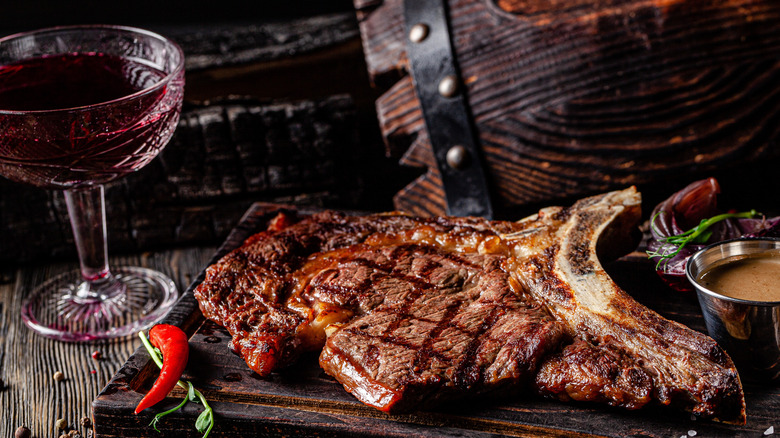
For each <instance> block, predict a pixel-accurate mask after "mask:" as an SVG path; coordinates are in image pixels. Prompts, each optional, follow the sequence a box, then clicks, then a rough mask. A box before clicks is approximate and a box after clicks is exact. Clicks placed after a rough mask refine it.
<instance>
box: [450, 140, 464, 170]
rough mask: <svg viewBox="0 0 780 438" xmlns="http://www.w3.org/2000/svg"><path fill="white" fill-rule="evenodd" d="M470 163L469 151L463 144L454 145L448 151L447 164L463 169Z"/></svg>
mask: <svg viewBox="0 0 780 438" xmlns="http://www.w3.org/2000/svg"><path fill="white" fill-rule="evenodd" d="M468 163H469V151H468V150H466V148H465V147H463V146H461V145H457V146H453V147H451V148H450V150H448V151H447V164H449V166H450V167H452V168H453V169H458V170H461V169H463V168H465V167H466V166H467V165H468Z"/></svg>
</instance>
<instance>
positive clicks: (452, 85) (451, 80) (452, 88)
mask: <svg viewBox="0 0 780 438" xmlns="http://www.w3.org/2000/svg"><path fill="white" fill-rule="evenodd" d="M439 94H441V95H442V96H444V97H452V96H455V95H456V94H458V79H457V78H456V77H455V76H454V75H447V76H445V77H444V79H442V80H441V82H439Z"/></svg>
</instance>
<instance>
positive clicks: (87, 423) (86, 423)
mask: <svg viewBox="0 0 780 438" xmlns="http://www.w3.org/2000/svg"><path fill="white" fill-rule="evenodd" d="M79 423H80V424H81V427H85V428H87V429H89V428H90V427H92V420H90V419H89V417H81V420H79Z"/></svg>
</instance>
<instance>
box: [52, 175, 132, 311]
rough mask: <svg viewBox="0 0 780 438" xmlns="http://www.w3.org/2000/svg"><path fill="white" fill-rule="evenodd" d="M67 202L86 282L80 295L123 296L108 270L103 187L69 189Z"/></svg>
mask: <svg viewBox="0 0 780 438" xmlns="http://www.w3.org/2000/svg"><path fill="white" fill-rule="evenodd" d="M65 203H66V204H67V206H68V215H69V216H70V225H71V228H72V229H73V239H74V240H75V242H76V248H77V250H78V253H79V263H80V264H81V276H82V277H83V278H84V282H85V283H84V284H83V285H82V286H81V287H79V288H78V289H77V291H76V295H77V296H78V297H79V298H82V299H98V300H103V299H106V298H108V297H110V296H113V295H116V294H117V293H120V292H121V290H120V286H119V285H120V283H119V282H117V281H116V280H115V279H114V277H113V276H112V275H111V272H110V271H109V269H108V244H107V239H106V209H105V202H104V189H103V186H102V185H94V186H86V187H82V188H78V189H70V190H65Z"/></svg>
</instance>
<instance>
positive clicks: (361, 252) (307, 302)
mask: <svg viewBox="0 0 780 438" xmlns="http://www.w3.org/2000/svg"><path fill="white" fill-rule="evenodd" d="M639 203H640V202H639V194H638V193H636V191H635V190H634V189H633V188H630V189H627V190H623V191H618V192H611V193H607V194H604V195H599V196H594V197H591V198H586V199H583V200H580V201H578V202H577V203H575V204H574V205H573V206H571V207H569V208H559V207H552V208H548V209H543V210H541V211H540V212H539V214H537V215H534V216H531V217H529V218H526V219H524V220H522V221H519V222H499V221H492V222H491V221H485V220H482V219H479V218H449V217H438V218H418V217H412V216H408V215H405V214H401V213H390V214H377V215H369V216H353V217H349V216H345V215H342V214H339V213H335V212H323V213H318V214H315V215H312V216H310V217H308V218H304V219H302V220H300V221H296V219H295V218H291V217H290V216H288V215H281V216H279V217H278V218H277V219H275V220H274V221H273V223H272V224H271V226H270V227H269V230H267V231H264V232H261V233H258V234H256V235H254V236H252V237H250V238H249V239H247V241H246V242H245V243H244V244H243V245H242V246H241V247H240V248H238V249H236V250H234V251H233V252H231V253H230V254H228V255H226V256H225V257H223V258H222V259H221V260H220V261H219V262H217V263H216V264H214V265H213V266H210V267H209V268H208V269H207V271H206V278H205V280H204V281H203V283H201V284H200V285H199V286H198V287H197V288H196V290H195V296H196V298H197V300H198V303H199V305H200V308H201V310H202V312H203V314H204V315H205V316H206V317H207V318H209V319H211V320H213V321H215V322H217V323H219V324H222V325H223V326H224V327H225V328H226V329H227V330H228V331H229V332H230V334H231V335H232V341H231V344H230V346H231V348H232V349H233V350H234V351H235V352H237V353H238V354H240V355H241V356H242V357H243V358H244V359H245V360H246V362H247V364H248V365H249V367H250V368H251V369H252V370H254V371H255V372H257V373H258V374H260V375H261V376H266V375H268V374H270V373H271V372H274V371H276V370H279V369H280V368H283V367H284V366H286V365H287V364H289V363H291V362H293V361H295V360H296V358H297V357H298V356H299V355H300V354H301V353H303V352H306V351H321V354H320V365H321V366H322V368H323V369H324V370H325V371H326V372H327V373H328V374H330V375H332V376H333V377H335V378H336V379H337V380H338V381H339V382H340V383H342V384H343V385H344V387H345V389H347V390H348V391H349V392H351V393H352V394H353V395H355V396H356V397H357V398H358V399H359V400H361V401H362V402H364V403H366V404H367V405H370V406H373V407H375V408H377V409H380V410H383V411H386V412H401V411H408V410H413V409H417V408H420V407H422V406H431V405H432V404H435V403H438V402H441V401H443V400H450V399H458V398H463V397H466V396H472V395H475V394H484V393H493V394H495V393H499V394H508V393H516V392H521V391H536V392H537V393H539V394H542V395H544V396H547V397H552V398H558V399H561V400H578V401H592V402H600V403H607V404H610V405H613V406H621V407H624V408H628V409H637V408H640V407H642V406H644V405H646V404H648V403H651V402H653V403H658V404H666V405H673V406H675V407H679V408H683V409H686V410H690V411H693V412H695V413H697V414H698V415H700V416H702V417H706V418H715V419H719V420H722V421H728V422H735V423H744V421H745V413H744V395H743V392H742V387H741V384H740V381H739V376H738V374H737V372H736V369H735V368H734V365H733V364H732V362H731V359H730V358H729V357H728V355H726V353H725V352H723V350H721V349H720V348H719V347H718V346H717V345H716V344H715V343H714V341H712V339H710V338H709V337H707V336H705V335H702V334H701V333H698V332H695V331H692V330H690V329H688V328H687V327H684V326H682V325H680V324H677V323H674V322H672V321H669V320H666V319H664V318H662V317H661V316H660V315H658V314H656V313H655V312H653V311H651V310H649V309H647V308H646V307H644V306H642V305H640V304H639V303H637V302H636V301H634V300H633V299H631V298H630V297H629V296H628V295H627V294H626V293H625V292H623V291H622V290H620V289H619V288H618V287H617V285H615V284H614V282H612V280H611V279H610V278H609V277H608V276H607V274H606V273H605V272H604V271H603V269H602V268H601V265H600V262H599V259H598V257H597V256H596V253H597V252H598V253H599V254H602V255H604V254H609V255H615V254H620V253H621V251H625V250H626V248H620V246H625V244H626V243H627V242H629V241H630V239H628V238H627V233H629V232H631V231H632V230H633V229H634V228H635V227H636V223H637V221H638V220H639ZM627 249H628V250H630V249H631V248H627Z"/></svg>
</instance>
